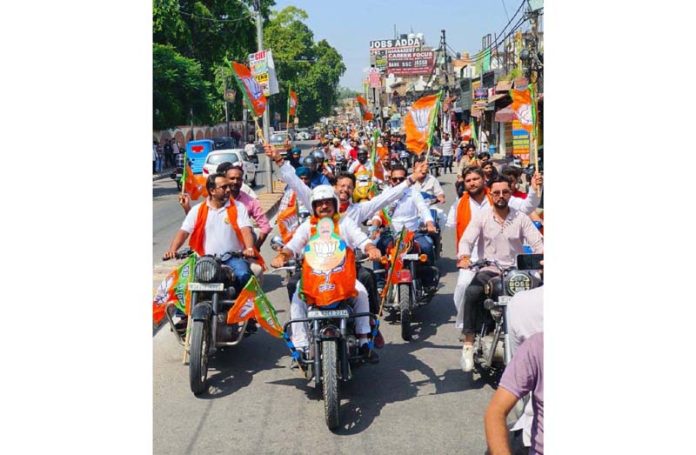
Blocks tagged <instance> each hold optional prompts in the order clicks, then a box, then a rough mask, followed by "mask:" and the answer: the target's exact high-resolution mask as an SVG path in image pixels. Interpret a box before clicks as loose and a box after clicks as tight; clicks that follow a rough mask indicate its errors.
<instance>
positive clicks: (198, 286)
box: [188, 283, 225, 292]
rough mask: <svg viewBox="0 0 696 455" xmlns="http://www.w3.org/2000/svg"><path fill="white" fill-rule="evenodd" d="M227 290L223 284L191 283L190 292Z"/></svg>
mask: <svg viewBox="0 0 696 455" xmlns="http://www.w3.org/2000/svg"><path fill="white" fill-rule="evenodd" d="M224 288H225V285H224V284H223V283H189V285H188V289H189V291H204V292H211V291H222V290H223V289H224Z"/></svg>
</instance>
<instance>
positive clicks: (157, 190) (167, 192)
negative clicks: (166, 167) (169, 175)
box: [152, 179, 180, 199]
mask: <svg viewBox="0 0 696 455" xmlns="http://www.w3.org/2000/svg"><path fill="white" fill-rule="evenodd" d="M170 180H171V179H170ZM179 192H180V191H179V190H177V189H176V186H174V187H171V188H165V187H161V186H155V187H153V188H152V197H153V198H154V199H157V198H159V197H163V196H172V195H176V194H178V193H179Z"/></svg>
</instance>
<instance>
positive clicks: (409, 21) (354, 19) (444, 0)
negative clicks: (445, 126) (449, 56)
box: [274, 0, 526, 90]
mask: <svg viewBox="0 0 696 455" xmlns="http://www.w3.org/2000/svg"><path fill="white" fill-rule="evenodd" d="M520 3H521V0H398V1H394V0H392V1H386V0H294V1H293V0H276V5H275V7H274V9H276V10H281V9H283V8H284V7H286V6H289V5H293V6H297V7H298V8H301V9H303V10H305V11H306V12H307V14H308V15H309V18H308V19H307V20H306V21H305V22H306V24H307V25H308V26H309V28H310V29H311V30H312V31H313V32H314V39H315V41H319V40H321V39H326V40H327V41H328V42H329V43H330V44H331V45H332V46H333V47H335V48H336V49H337V50H338V52H339V53H340V54H341V55H342V56H343V62H344V63H345V65H346V68H347V69H346V72H345V74H344V75H343V77H342V78H341V81H340V85H342V86H344V87H349V88H352V89H355V90H362V82H361V81H362V77H363V76H362V71H363V68H365V67H368V66H369V42H370V41H371V40H378V39H389V38H392V37H393V35H394V25H395V24H396V28H397V31H398V32H399V33H409V32H410V31H411V28H413V32H415V33H418V32H422V33H423V34H425V40H426V44H427V45H428V46H432V47H435V48H436V47H437V46H438V43H439V42H440V30H441V29H445V33H446V39H447V44H448V45H449V46H450V47H452V48H453V49H455V50H456V51H458V52H462V51H466V52H469V53H470V54H472V55H473V54H475V53H476V52H477V51H478V50H480V48H481V38H482V37H483V35H485V34H487V33H490V34H491V35H494V34H495V33H497V32H500V31H501V30H502V29H503V27H504V26H505V24H507V22H508V17H512V16H513V15H514V14H515V11H517V8H518V7H519V5H520ZM503 5H505V7H503ZM505 8H506V9H507V14H508V15H507V16H506V14H505ZM515 22H517V18H516V20H515ZM513 25H514V24H513ZM523 28H526V27H525V26H523Z"/></svg>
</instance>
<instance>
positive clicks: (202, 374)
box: [189, 321, 210, 395]
mask: <svg viewBox="0 0 696 455" xmlns="http://www.w3.org/2000/svg"><path fill="white" fill-rule="evenodd" d="M209 350H210V327H209V324H208V322H207V321H193V327H192V328H191V345H190V355H191V359H190V362H189V382H190V385H191V392H193V394H194V395H200V394H202V393H203V392H205V391H206V390H207V389H208V386H207V384H206V381H207V379H208V351H209Z"/></svg>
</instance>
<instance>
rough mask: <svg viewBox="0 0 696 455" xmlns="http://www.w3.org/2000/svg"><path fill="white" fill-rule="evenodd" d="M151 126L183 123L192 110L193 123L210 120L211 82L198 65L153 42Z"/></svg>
mask: <svg viewBox="0 0 696 455" xmlns="http://www.w3.org/2000/svg"><path fill="white" fill-rule="evenodd" d="M152 74H153V81H152V83H153V87H155V90H153V100H152V103H153V112H154V119H153V127H154V129H163V128H168V127H171V126H174V125H181V124H186V123H187V120H189V119H190V115H189V110H190V109H193V114H194V116H193V119H194V121H197V122H200V121H205V120H206V119H208V118H209V110H210V101H211V99H210V98H211V97H210V83H209V82H208V81H206V80H205V79H204V78H203V71H202V70H201V64H200V63H198V62H197V61H195V60H193V59H190V58H187V57H184V56H183V55H181V54H179V53H178V52H177V51H176V50H175V49H174V47H173V46H169V45H161V44H157V43H154V44H153V48H152Z"/></svg>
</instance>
